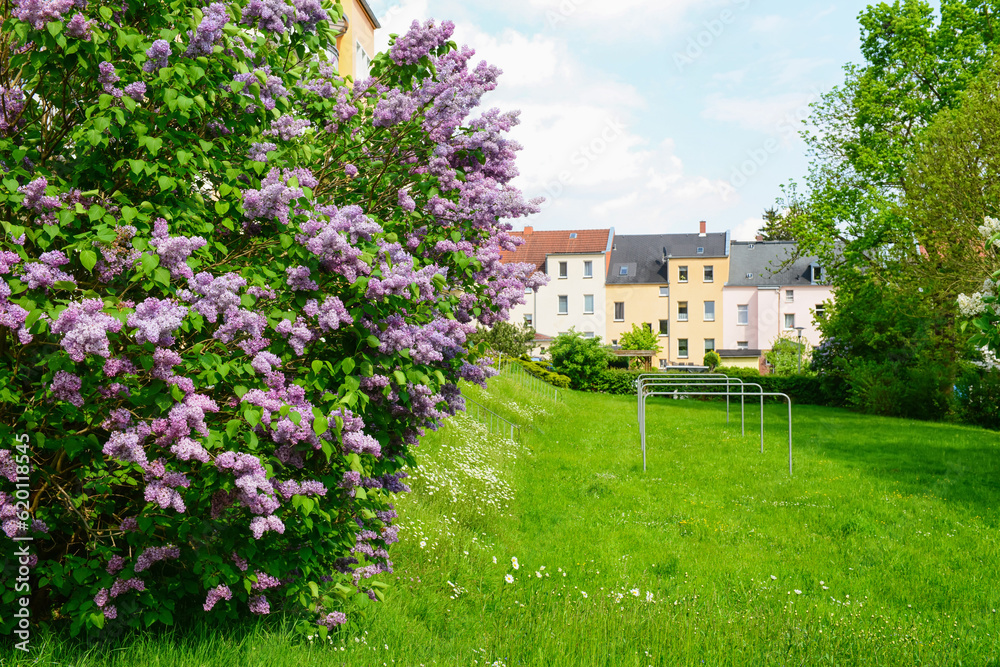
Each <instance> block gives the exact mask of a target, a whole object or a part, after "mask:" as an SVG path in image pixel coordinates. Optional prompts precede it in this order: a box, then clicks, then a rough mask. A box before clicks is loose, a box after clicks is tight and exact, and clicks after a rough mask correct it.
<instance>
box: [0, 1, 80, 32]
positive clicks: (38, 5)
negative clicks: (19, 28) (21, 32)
mask: <svg viewBox="0 0 1000 667" xmlns="http://www.w3.org/2000/svg"><path fill="white" fill-rule="evenodd" d="M72 7H73V0H19V1H15V2H14V11H13V12H11V14H13V15H14V16H15V17H17V18H19V19H21V20H22V21H24V22H25V23H30V24H31V27H32V28H34V29H35V30H41V29H42V28H44V27H45V24H46V23H49V22H51V21H61V20H62V14H63V12H67V11H69V10H70V9H71V8H72Z"/></svg>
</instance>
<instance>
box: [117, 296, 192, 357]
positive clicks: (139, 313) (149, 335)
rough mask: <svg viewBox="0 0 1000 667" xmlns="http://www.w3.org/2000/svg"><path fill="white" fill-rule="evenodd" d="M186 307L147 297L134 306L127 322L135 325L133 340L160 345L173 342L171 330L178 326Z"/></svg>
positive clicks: (186, 310)
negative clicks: (133, 310)
mask: <svg viewBox="0 0 1000 667" xmlns="http://www.w3.org/2000/svg"><path fill="white" fill-rule="evenodd" d="M187 313H188V309H187V308H185V307H184V306H179V305H177V304H176V303H173V302H172V301H169V300H167V299H156V298H154V297H149V298H148V299H146V300H145V301H143V302H142V303H140V304H138V305H137V306H136V307H135V312H134V313H132V314H131V315H129V316H128V321H127V324H128V325H129V326H130V327H136V332H135V341H136V342H137V343H139V344H140V345H142V344H143V343H152V344H153V345H158V346H162V347H166V346H170V345H173V344H174V336H173V332H174V331H176V330H177V329H179V328H180V326H181V324H183V322H184V318H185V317H186V316H187Z"/></svg>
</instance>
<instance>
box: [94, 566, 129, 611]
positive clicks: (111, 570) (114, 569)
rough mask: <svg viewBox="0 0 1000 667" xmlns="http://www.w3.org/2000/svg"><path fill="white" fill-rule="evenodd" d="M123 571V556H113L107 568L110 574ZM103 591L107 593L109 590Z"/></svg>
mask: <svg viewBox="0 0 1000 667" xmlns="http://www.w3.org/2000/svg"><path fill="white" fill-rule="evenodd" d="M123 569H125V559H124V558H122V557H121V556H112V557H111V560H109V561H108V567H107V570H108V574H111V575H114V574H118V573H119V572H121V571H122V570H123ZM101 590H103V591H106V590H107V589H103V588H102V589H101ZM95 602H96V600H95ZM97 606H99V607H100V606H102V605H100V604H98V605H97Z"/></svg>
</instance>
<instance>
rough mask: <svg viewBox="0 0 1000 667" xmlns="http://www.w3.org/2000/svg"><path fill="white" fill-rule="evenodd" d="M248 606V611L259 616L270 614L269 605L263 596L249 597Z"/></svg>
mask: <svg viewBox="0 0 1000 667" xmlns="http://www.w3.org/2000/svg"><path fill="white" fill-rule="evenodd" d="M249 606H250V611H251V612H253V613H254V614H257V615H259V616H263V615H265V614H269V613H271V605H270V604H269V603H268V601H267V598H266V597H264V596H263V595H254V596H251V598H250V602H249Z"/></svg>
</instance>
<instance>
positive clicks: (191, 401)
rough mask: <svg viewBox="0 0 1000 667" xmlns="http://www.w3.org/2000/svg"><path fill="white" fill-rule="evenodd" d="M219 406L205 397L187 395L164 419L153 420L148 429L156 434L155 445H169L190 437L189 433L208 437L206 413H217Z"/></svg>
mask: <svg viewBox="0 0 1000 667" xmlns="http://www.w3.org/2000/svg"><path fill="white" fill-rule="evenodd" d="M218 411H219V406H218V405H217V404H216V403H215V401H213V400H212V399H210V398H209V397H207V396H203V395H201V394H188V395H187V396H185V397H184V401H183V402H182V403H176V404H175V405H174V407H172V408H170V412H169V413H168V414H167V418H166V419H154V420H153V423H152V425H151V426H150V428H151V429H152V432H153V433H154V434H156V436H157V439H156V444H158V445H167V444H171V443H173V442H174V441H176V440H178V439H179V438H184V437H190V435H191V431H192V430H193V431H195V432H196V433H199V434H200V435H203V436H207V435H208V425H207V424H205V413H206V412H218Z"/></svg>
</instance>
